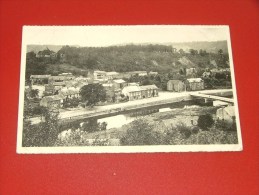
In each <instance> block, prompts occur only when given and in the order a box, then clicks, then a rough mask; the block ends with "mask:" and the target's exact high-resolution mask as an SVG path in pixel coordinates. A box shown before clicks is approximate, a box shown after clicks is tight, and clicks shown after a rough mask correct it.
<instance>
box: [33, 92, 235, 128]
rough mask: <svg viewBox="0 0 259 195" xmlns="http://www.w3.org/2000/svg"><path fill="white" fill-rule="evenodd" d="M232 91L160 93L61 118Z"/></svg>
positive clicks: (69, 112) (67, 112)
mask: <svg viewBox="0 0 259 195" xmlns="http://www.w3.org/2000/svg"><path fill="white" fill-rule="evenodd" d="M228 91H232V90H231V89H220V90H219V89H217V90H202V91H195V92H193V91H188V92H180V93H179V92H164V91H162V92H159V96H158V97H152V98H146V99H140V100H134V101H128V102H123V103H118V104H111V105H104V106H95V107H94V108H76V109H73V110H62V111H60V114H59V118H60V119H66V118H71V117H76V116H80V115H88V114H95V113H98V112H102V111H109V110H114V109H121V108H122V109H123V108H129V107H133V106H134V107H141V106H143V105H144V104H152V103H154V104H155V103H158V102H163V101H167V100H170V99H174V98H175V99H177V98H184V97H188V96H189V95H190V94H193V93H200V92H202V93H203V94H206V93H207V94H211V93H212V94H214V93H220V92H228ZM30 120H31V122H32V124H37V123H39V122H41V118H40V117H34V118H31V119H30Z"/></svg>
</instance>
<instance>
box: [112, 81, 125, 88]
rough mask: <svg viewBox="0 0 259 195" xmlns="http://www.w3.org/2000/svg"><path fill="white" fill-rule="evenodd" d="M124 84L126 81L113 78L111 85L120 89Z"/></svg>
mask: <svg viewBox="0 0 259 195" xmlns="http://www.w3.org/2000/svg"><path fill="white" fill-rule="evenodd" d="M126 85H127V83H126V81H124V80H123V79H115V80H113V86H114V88H115V89H122V88H123V87H125V86H126Z"/></svg>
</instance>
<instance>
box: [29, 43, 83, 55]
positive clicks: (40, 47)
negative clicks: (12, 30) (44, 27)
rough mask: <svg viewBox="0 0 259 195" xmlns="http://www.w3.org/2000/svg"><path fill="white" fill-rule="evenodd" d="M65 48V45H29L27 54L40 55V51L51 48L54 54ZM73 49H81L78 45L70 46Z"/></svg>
mask: <svg viewBox="0 0 259 195" xmlns="http://www.w3.org/2000/svg"><path fill="white" fill-rule="evenodd" d="M63 46H65V45H36V44H35V45H27V52H31V51H33V52H35V53H38V52H39V51H42V50H44V49H46V48H49V49H50V50H52V51H54V52H58V51H59V50H60V49H61V48H62V47H63ZM70 46H73V47H79V46H78V45H70Z"/></svg>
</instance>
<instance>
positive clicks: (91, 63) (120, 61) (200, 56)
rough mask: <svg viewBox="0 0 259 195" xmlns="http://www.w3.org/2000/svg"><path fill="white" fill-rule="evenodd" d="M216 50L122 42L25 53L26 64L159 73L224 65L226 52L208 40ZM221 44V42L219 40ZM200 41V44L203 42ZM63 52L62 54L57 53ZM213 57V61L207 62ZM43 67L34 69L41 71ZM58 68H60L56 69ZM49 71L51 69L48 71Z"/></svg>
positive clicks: (32, 66) (30, 67)
mask: <svg viewBox="0 0 259 195" xmlns="http://www.w3.org/2000/svg"><path fill="white" fill-rule="evenodd" d="M209 43H210V45H211V48H214V49H215V48H216V50H217V52H208V51H207V50H204V49H197V50H196V49H192V48H191V49H190V53H189V52H186V51H183V50H181V49H178V50H177V51H175V50H174V49H173V48H174V47H172V46H171V45H170V46H168V45H158V44H157V45H154V44H149V45H124V46H110V47H72V46H63V47H62V48H61V49H60V50H59V51H58V52H57V53H58V55H57V59H56V60H52V61H49V60H44V59H38V58H36V57H35V56H36V54H35V53H34V52H29V53H27V64H26V65H27V68H29V69H31V70H32V71H31V73H33V72H34V71H33V69H34V68H36V65H40V66H43V65H47V64H53V65H60V64H67V65H69V66H71V67H75V68H77V69H83V70H104V71H116V72H128V71H137V70H145V71H157V72H159V73H168V72H176V71H179V69H181V68H191V67H196V68H202V69H204V68H209V67H211V68H216V67H217V66H218V67H227V66H228V53H224V51H223V49H224V48H225V47H226V44H227V42H225V46H224V48H223V46H222V48H219V47H218V46H217V44H214V45H213V44H211V42H209ZM221 44H222V43H221ZM203 45H204V44H203ZM61 55H63V58H62V57H61ZM211 61H215V62H216V65H215V63H214V64H213V63H211ZM38 68H39V66H38ZM43 69H44V68H43V67H42V69H38V70H37V73H39V71H40V70H41V71H43V72H42V74H44V73H45V72H44V70H43ZM60 71H62V70H60ZM49 73H51V72H49Z"/></svg>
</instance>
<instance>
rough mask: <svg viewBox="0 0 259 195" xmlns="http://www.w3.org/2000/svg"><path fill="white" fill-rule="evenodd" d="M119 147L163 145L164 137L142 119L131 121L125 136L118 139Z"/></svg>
mask: <svg viewBox="0 0 259 195" xmlns="http://www.w3.org/2000/svg"><path fill="white" fill-rule="evenodd" d="M120 142H121V145H127V146H128V145H133V146H137V145H163V144H164V135H163V134H162V133H160V132H157V131H154V127H153V125H151V124H149V123H148V122H147V121H145V120H144V119H137V120H135V121H133V122H132V123H131V125H130V127H129V128H128V129H127V132H126V134H125V135H124V136H123V137H122V138H121V139H120Z"/></svg>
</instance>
